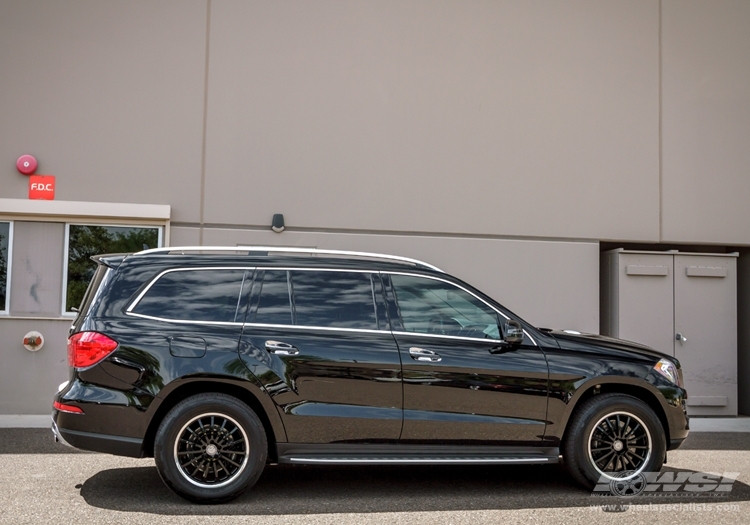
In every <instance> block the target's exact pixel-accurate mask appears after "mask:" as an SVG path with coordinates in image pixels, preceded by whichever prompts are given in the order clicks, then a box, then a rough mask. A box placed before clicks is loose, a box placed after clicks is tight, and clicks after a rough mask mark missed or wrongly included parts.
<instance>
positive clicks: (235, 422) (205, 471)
mask: <svg viewBox="0 0 750 525" xmlns="http://www.w3.org/2000/svg"><path fill="white" fill-rule="evenodd" d="M267 455H268V443H267V438H266V433H265V430H264V429H263V424H262V423H261V421H260V420H259V419H258V416H257V415H256V414H255V412H253V411H252V410H251V409H250V407H248V406H247V405H246V404H245V403H243V402H242V401H240V400H239V399H237V398H234V397H232V396H228V395H226V394H218V393H216V394H198V395H195V396H192V397H189V398H187V399H184V400H183V401H180V402H179V403H178V404H177V405H175V406H174V408H172V410H170V411H169V413H168V414H167V415H166V417H165V418H164V420H163V421H162V422H161V425H159V430H158V431H157V433H156V438H155V441H154V459H155V461H156V467H157V469H158V471H159V475H160V476H161V478H162V480H163V481H164V483H166V485H167V486H168V487H169V488H171V489H172V490H174V491H175V492H176V493H177V494H179V495H180V496H182V497H184V498H186V499H189V500H191V501H195V502H198V503H219V502H223V501H229V500H231V499H234V498H236V497H237V496H239V495H240V494H241V493H242V492H244V491H245V490H247V489H248V488H249V487H251V486H252V485H254V484H255V482H256V481H257V480H258V478H259V477H260V474H261V473H262V472H263V467H264V466H265V463H266V457H267Z"/></svg>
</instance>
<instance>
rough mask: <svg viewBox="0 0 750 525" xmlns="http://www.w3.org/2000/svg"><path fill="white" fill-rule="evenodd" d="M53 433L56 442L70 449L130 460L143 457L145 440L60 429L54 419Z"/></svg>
mask: <svg viewBox="0 0 750 525" xmlns="http://www.w3.org/2000/svg"><path fill="white" fill-rule="evenodd" d="M52 433H53V434H54V435H55V441H57V442H59V443H62V444H63V445H67V446H69V447H73V448H80V449H82V450H90V451H93V452H104V453H106V454H114V455H116V456H127V457H130V458H140V457H142V456H143V440H141V439H136V438H129V437H122V436H112V435H108V434H95V433H93V432H81V431H80V430H69V429H64V428H59V427H58V426H57V423H56V422H55V420H54V419H53V420H52Z"/></svg>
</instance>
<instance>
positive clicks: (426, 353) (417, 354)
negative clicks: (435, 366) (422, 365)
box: [409, 346, 443, 363]
mask: <svg viewBox="0 0 750 525" xmlns="http://www.w3.org/2000/svg"><path fill="white" fill-rule="evenodd" d="M409 355H410V356H411V358H412V359H414V360H415V361H427V362H430V363H437V362H438V361H441V360H442V359H443V358H442V357H440V354H438V353H437V352H434V351H432V350H425V349H424V348H417V347H416V346H412V347H411V348H409Z"/></svg>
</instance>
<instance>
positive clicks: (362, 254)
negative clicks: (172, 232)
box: [134, 245, 444, 273]
mask: <svg viewBox="0 0 750 525" xmlns="http://www.w3.org/2000/svg"><path fill="white" fill-rule="evenodd" d="M180 251H181V252H245V251H248V252H274V253H309V254H321V255H347V256H351V257H365V258H368V257H369V258H370V259H384V260H389V261H397V262H401V263H407V264H413V265H415V266H422V267H424V268H429V269H430V270H435V271H436V272H440V273H444V272H443V271H442V270H441V269H440V268H438V267H437V266H433V265H432V264H429V263H426V262H424V261H420V260H419V259H412V258H411V257H402V256H400V255H389V254H385V253H372V252H357V251H348V250H326V249H322V248H299V247H296V246H294V247H292V246H287V247H284V246H247V245H239V246H171V247H168V248H152V249H150V250H142V251H140V252H136V253H135V254H134V255H149V254H152V253H171V252H180Z"/></svg>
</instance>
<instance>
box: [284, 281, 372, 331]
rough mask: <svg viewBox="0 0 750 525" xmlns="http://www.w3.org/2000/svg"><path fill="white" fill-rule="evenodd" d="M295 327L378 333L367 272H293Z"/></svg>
mask: <svg viewBox="0 0 750 525" xmlns="http://www.w3.org/2000/svg"><path fill="white" fill-rule="evenodd" d="M292 290H293V296H294V311H295V314H296V319H297V323H296V324H298V325H304V326H324V327H331V328H359V329H369V330H377V329H378V321H377V316H376V310H375V301H374V295H373V286H372V280H371V277H370V274H369V273H358V272H320V271H317V272H316V271H293V272H292Z"/></svg>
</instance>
